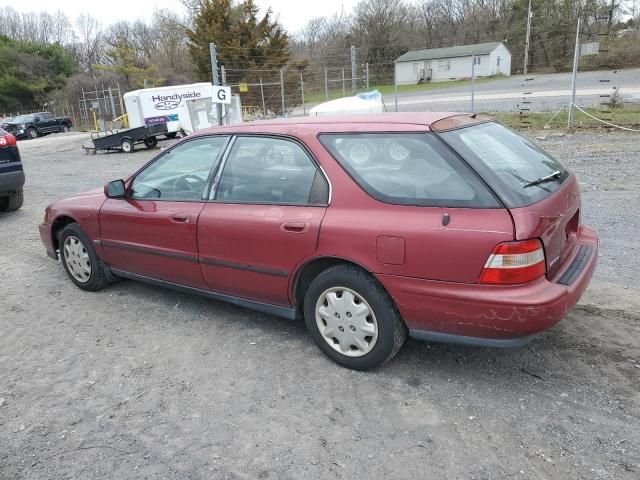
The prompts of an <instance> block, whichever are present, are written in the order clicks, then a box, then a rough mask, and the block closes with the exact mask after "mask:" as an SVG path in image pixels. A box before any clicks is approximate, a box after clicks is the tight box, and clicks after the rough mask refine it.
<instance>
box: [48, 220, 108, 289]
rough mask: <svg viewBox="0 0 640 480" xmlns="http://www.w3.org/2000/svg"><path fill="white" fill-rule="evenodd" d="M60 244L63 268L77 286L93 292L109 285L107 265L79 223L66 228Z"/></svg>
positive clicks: (61, 234) (59, 240) (61, 233)
mask: <svg viewBox="0 0 640 480" xmlns="http://www.w3.org/2000/svg"><path fill="white" fill-rule="evenodd" d="M58 242H59V245H60V260H61V261H62V266H63V267H64V269H65V271H66V272H67V275H69V278H70V279H71V281H72V282H73V283H75V284H76V286H78V287H80V288H81V289H83V290H88V291H91V292H93V291H96V290H100V289H101V288H103V287H105V286H106V285H107V284H109V279H108V278H107V275H106V272H105V265H104V264H103V263H102V261H101V260H100V257H98V254H97V253H96V251H95V250H94V248H93V246H92V245H91V241H90V240H89V238H88V237H87V236H86V235H85V233H84V232H83V231H82V228H80V226H79V225H78V224H77V223H71V224H69V225H67V226H66V227H64V228H63V229H62V231H61V232H60V236H59V237H58Z"/></svg>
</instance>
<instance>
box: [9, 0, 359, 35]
mask: <svg viewBox="0 0 640 480" xmlns="http://www.w3.org/2000/svg"><path fill="white" fill-rule="evenodd" d="M256 3H257V4H258V5H259V6H260V8H261V9H263V10H264V9H266V8H268V7H269V6H271V9H272V10H273V12H274V14H275V15H277V16H278V17H279V18H280V22H281V23H282V24H283V25H284V26H285V27H286V28H287V30H289V31H290V32H294V33H295V32H297V31H298V30H300V28H302V27H303V26H304V24H305V23H306V22H307V20H309V19H310V18H313V17H319V16H327V15H332V14H333V13H335V12H338V11H340V10H341V9H342V8H344V11H345V13H349V12H350V11H351V9H352V8H353V6H354V5H355V4H356V3H357V0H256ZM0 6H2V7H5V6H11V7H13V8H14V9H15V10H18V11H35V12H40V11H48V12H55V11H56V10H58V9H60V10H62V11H64V12H65V13H66V14H67V15H68V16H70V17H72V18H75V17H76V16H77V15H78V14H80V13H83V12H86V13H90V14H91V15H93V16H94V17H96V18H98V19H100V21H101V22H102V23H103V25H108V24H110V23H113V22H116V21H119V20H133V19H135V18H137V17H143V18H147V19H148V18H149V17H150V16H151V14H152V13H153V11H154V9H155V8H156V7H158V8H167V9H169V10H175V11H176V12H178V11H182V8H183V7H182V3H181V2H180V1H179V0H144V1H142V0H82V1H78V0H58V1H51V0H28V1H26V0H25V1H21V2H16V1H13V0H11V1H7V0H0Z"/></svg>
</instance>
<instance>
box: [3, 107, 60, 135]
mask: <svg viewBox="0 0 640 480" xmlns="http://www.w3.org/2000/svg"><path fill="white" fill-rule="evenodd" d="M72 126H73V121H72V120H71V117H54V116H53V114H52V113H51V112H36V113H29V114H27V115H18V116H17V117H15V118H13V119H11V121H3V122H2V123H0V128H3V129H4V130H6V131H7V132H9V133H11V134H12V135H14V136H15V137H16V138H36V137H39V136H41V135H47V134H49V133H54V132H68V131H69V130H70V129H71V127H72Z"/></svg>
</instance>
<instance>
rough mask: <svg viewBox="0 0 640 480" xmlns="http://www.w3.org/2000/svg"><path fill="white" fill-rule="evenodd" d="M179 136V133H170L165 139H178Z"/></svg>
mask: <svg viewBox="0 0 640 480" xmlns="http://www.w3.org/2000/svg"><path fill="white" fill-rule="evenodd" d="M177 136H178V132H169V133H167V134H165V137H167V138H176V137H177Z"/></svg>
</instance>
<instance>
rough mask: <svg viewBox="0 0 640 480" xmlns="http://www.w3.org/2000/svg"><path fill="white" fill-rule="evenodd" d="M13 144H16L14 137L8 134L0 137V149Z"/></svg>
mask: <svg viewBox="0 0 640 480" xmlns="http://www.w3.org/2000/svg"><path fill="white" fill-rule="evenodd" d="M15 144H16V137H14V136H13V135H11V134H10V133H7V134H6V135H4V136H2V137H0V147H6V146H9V145H15Z"/></svg>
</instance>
